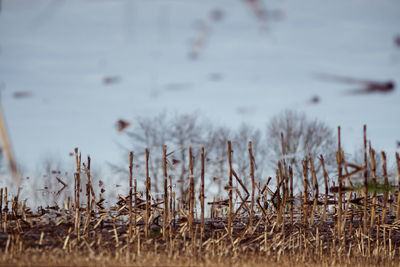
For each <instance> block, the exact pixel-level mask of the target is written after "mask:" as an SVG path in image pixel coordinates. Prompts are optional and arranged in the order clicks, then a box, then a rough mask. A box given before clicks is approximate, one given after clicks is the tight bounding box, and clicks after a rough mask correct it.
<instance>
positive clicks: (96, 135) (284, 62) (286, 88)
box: [0, 0, 400, 170]
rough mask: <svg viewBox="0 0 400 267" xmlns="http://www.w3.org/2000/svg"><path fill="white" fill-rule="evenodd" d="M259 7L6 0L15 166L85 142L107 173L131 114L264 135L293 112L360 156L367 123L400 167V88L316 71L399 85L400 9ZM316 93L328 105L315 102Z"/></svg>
mask: <svg viewBox="0 0 400 267" xmlns="http://www.w3.org/2000/svg"><path fill="white" fill-rule="evenodd" d="M249 3H250V1H243V0H242V1H239V0H238V1H236V0H215V1H209V0H207V1H204V0H198V1H193V0H142V1H139V0H51V1H50V0H3V1H2V6H1V11H0V83H1V84H2V88H3V90H2V91H1V102H2V105H3V109H4V113H5V116H6V120H7V124H8V128H9V133H10V136H11V139H12V143H13V146H14V151H15V154H16V157H17V159H18V162H19V163H20V164H21V165H22V166H24V168H25V169H26V170H35V168H36V167H35V166H36V165H37V164H38V163H40V162H41V161H42V159H43V157H45V154H47V153H49V154H51V155H54V157H60V158H63V159H65V160H70V161H71V165H72V163H73V162H72V159H70V158H69V157H68V153H69V152H72V151H73V148H74V147H76V146H78V147H79V148H80V149H81V151H83V153H84V154H86V153H89V154H90V155H92V158H93V163H94V164H95V165H97V166H104V164H105V162H106V161H109V162H119V161H120V157H121V150H120V149H119V147H118V145H117V144H119V143H125V142H126V139H125V138H124V137H123V135H121V134H119V133H118V132H117V131H116V129H115V122H116V121H117V120H118V119H120V118H124V119H127V120H131V119H133V118H134V117H135V116H143V115H156V114H158V113H159V112H162V111H172V112H182V113H183V112H192V111H199V112H200V113H202V114H204V115H205V116H207V117H208V118H210V119H212V120H213V121H214V122H216V123H219V122H221V123H224V124H226V125H228V126H232V127H235V126H237V125H239V124H240V123H241V122H242V121H247V122H249V123H251V124H253V125H255V126H257V127H259V128H264V127H265V124H266V122H267V121H268V120H269V118H270V117H271V116H272V115H274V114H276V113H278V112H279V111H281V110H283V109H285V108H293V109H296V110H299V111H304V112H306V113H307V114H308V115H310V116H311V117H312V116H315V117H318V118H319V119H321V120H323V121H326V122H328V123H329V124H330V125H331V126H332V127H336V126H337V125H341V126H342V129H343V132H342V135H343V143H344V146H345V149H347V150H348V151H349V152H353V151H354V149H355V148H356V147H359V146H361V138H362V125H363V124H365V123H366V124H367V125H368V136H369V138H370V139H371V140H372V142H373V145H374V146H375V147H376V148H377V149H378V150H379V149H384V150H386V151H387V152H388V154H389V158H393V153H394V151H396V141H397V140H400V104H399V103H400V92H399V90H398V88H396V90H395V91H394V92H392V93H388V94H383V95H381V94H373V95H357V96H354V95H353V96H349V95H346V94H345V92H346V90H348V89H354V88H356V87H357V86H356V85H349V84H340V83H332V82H328V81H324V80H321V79H317V78H316V76H317V74H319V73H326V74H335V75H345V76H349V77H354V78H366V79H371V80H378V81H386V80H393V81H394V82H395V83H396V85H399V84H400V47H396V45H395V43H394V38H395V36H396V35H399V34H400V2H399V1H398V0H382V1H377V0H346V1H320V0H298V1H294V0H282V1H262V2H260V4H262V5H260V7H261V8H265V9H266V10H268V11H269V13H268V14H269V18H270V19H268V20H263V19H261V18H260V17H257V16H256V15H255V14H256V13H255V12H254V10H255V9H254V8H256V7H255V6H253V7H251V5H250V4H249ZM255 3H257V1H255ZM195 41H197V43H198V44H199V46H198V47H197V48H196V47H194V46H193V42H195ZM196 49H197V50H196ZM194 52H196V53H197V58H196V59H193V58H192V57H191V56H190V55H192V54H193V53H194ZM107 77H109V78H115V79H116V82H112V81H111V83H109V84H105V83H104V81H103V79H104V78H107ZM18 92H27V93H29V94H31V95H30V96H28V97H19V98H18V97H17V98H16V97H15V93H18ZM316 95H317V96H319V98H320V100H321V101H320V102H319V103H317V104H309V100H310V99H311V98H312V97H313V96H316ZM398 150H399V148H397V151H398Z"/></svg>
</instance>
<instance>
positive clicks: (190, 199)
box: [189, 147, 194, 237]
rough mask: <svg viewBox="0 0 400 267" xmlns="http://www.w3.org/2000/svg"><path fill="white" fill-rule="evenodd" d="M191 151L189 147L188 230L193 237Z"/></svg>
mask: <svg viewBox="0 0 400 267" xmlns="http://www.w3.org/2000/svg"><path fill="white" fill-rule="evenodd" d="M193 175H194V174H193V152H192V148H191V147H189V231H190V236H191V237H193V210H194V179H193Z"/></svg>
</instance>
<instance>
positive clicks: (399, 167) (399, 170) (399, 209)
mask: <svg viewBox="0 0 400 267" xmlns="http://www.w3.org/2000/svg"><path fill="white" fill-rule="evenodd" d="M396 165H397V177H398V186H399V190H398V191H397V211H396V220H398V219H399V218H400V156H399V152H396Z"/></svg>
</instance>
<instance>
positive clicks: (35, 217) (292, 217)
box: [0, 128, 400, 266]
mask: <svg viewBox="0 0 400 267" xmlns="http://www.w3.org/2000/svg"><path fill="white" fill-rule="evenodd" d="M338 130H339V134H338V136H339V138H338V152H337V170H338V177H337V181H336V183H335V182H333V185H332V186H331V187H330V188H329V186H330V185H329V183H328V174H327V172H326V168H325V161H324V157H323V156H322V155H321V156H320V157H319V158H318V160H313V159H312V158H310V157H306V158H305V159H304V160H303V168H304V171H303V177H293V170H292V166H289V165H288V164H287V163H286V162H285V151H284V136H283V135H282V138H281V139H282V156H283V157H282V159H277V163H278V164H277V171H276V177H275V179H276V180H275V179H274V178H273V177H268V178H267V179H263V178H261V179H259V180H257V182H256V177H254V169H255V168H256V164H255V162H254V156H253V150H252V143H251V142H249V146H248V148H249V149H248V151H246V152H245V151H243V152H241V153H248V155H249V164H250V166H249V167H250V168H249V170H250V173H249V176H250V178H251V181H250V184H251V188H247V187H246V186H245V183H244V182H243V180H244V179H245V177H239V176H238V175H237V173H236V172H235V170H234V167H233V164H232V161H233V158H234V156H235V154H234V153H233V150H232V147H231V146H232V145H231V142H228V144H227V159H228V161H227V162H226V164H227V166H228V167H229V168H228V170H229V173H227V174H226V176H227V177H226V182H227V185H226V186H225V190H226V193H225V194H224V196H220V197H214V199H213V200H212V201H211V199H210V200H209V202H206V203H207V204H208V205H205V204H206V203H205V198H206V196H205V192H204V187H205V186H204V185H205V183H206V182H207V181H206V180H207V178H208V179H212V178H209V177H206V176H205V172H206V170H207V164H206V161H205V153H206V151H205V150H204V148H202V149H201V153H200V155H201V157H200V159H198V160H199V161H200V162H199V164H197V165H196V166H200V167H199V168H200V170H199V177H196V174H197V172H195V171H194V166H195V161H196V158H195V157H194V156H193V151H192V148H188V150H189V157H190V158H189V166H188V170H189V177H188V178H187V179H188V181H187V183H186V184H187V187H188V188H187V191H188V194H187V197H186V198H184V197H182V198H180V199H177V198H176V196H177V194H176V193H175V191H174V188H175V187H174V185H173V184H172V181H173V180H172V177H171V175H169V174H168V170H169V168H168V163H169V161H168V155H169V154H168V153H167V147H166V146H164V147H163V149H162V151H160V153H162V155H163V164H162V166H160V168H162V173H163V178H164V179H163V181H162V182H163V195H162V198H160V199H156V198H154V196H153V194H152V192H151V177H150V175H149V172H148V167H147V166H148V160H149V157H150V156H151V155H150V152H149V150H148V149H147V150H146V161H147V162H146V177H144V179H142V180H145V191H144V192H140V191H138V190H137V179H136V178H135V179H134V178H133V177H134V176H135V173H134V172H133V164H134V157H133V153H132V152H131V153H130V155H129V166H128V167H129V177H127V184H129V188H127V189H126V194H127V195H126V196H123V195H119V196H118V197H119V199H118V202H117V203H116V204H115V205H113V206H111V207H109V208H105V207H104V204H103V203H104V199H103V198H102V196H101V194H99V195H98V197H96V192H95V191H94V190H93V186H92V182H91V176H90V158H88V162H87V163H86V164H85V163H82V162H81V155H80V153H78V149H76V150H75V156H76V158H75V159H76V173H75V176H74V177H75V192H74V196H73V198H68V199H69V201H68V202H65V203H64V205H63V207H47V208H41V209H39V210H38V212H33V211H32V210H31V209H30V208H29V207H27V206H26V200H25V201H20V200H19V199H21V198H22V196H20V195H19V194H20V192H18V193H17V195H16V196H15V197H14V198H8V197H9V196H8V192H7V188H1V189H0V205H1V206H0V209H1V214H0V220H1V221H0V225H1V227H0V230H1V232H0V249H1V251H2V253H1V254H0V266H10V265H24V266H29V265H51V266H64V265H75V266H113V265H114V266H132V265H133V266H134V265H140V266H144V265H162V266H176V265H196V266H197V265H199V266H200V265H210V264H212V265H215V266H228V265H229V266H259V265H277V264H279V265H280V266H293V264H296V266H334V265H352V266H361V265H363V266H374V265H377V264H379V265H387V266H392V265H393V266H398V265H399V264H400V260H399V255H400V221H399V216H400V214H399V213H400V198H399V186H400V157H399V154H398V153H396V166H397V173H395V174H390V173H388V171H387V167H386V160H385V159H386V155H385V153H384V152H382V156H383V159H384V160H383V163H382V166H376V164H375V151H374V150H373V149H372V148H371V145H369V150H368V149H367V141H366V128H364V139H363V141H364V142H363V143H364V163H363V165H362V166H357V165H356V164H353V163H350V162H346V159H345V157H344V153H343V150H342V148H341V144H340V128H339V129H338ZM367 152H369V153H367ZM368 160H369V161H370V163H371V164H370V165H371V167H372V168H371V175H372V176H371V177H368V173H367V161H368ZM318 164H320V166H321V167H322V174H323V177H320V178H321V179H318V178H319V177H317V173H316V171H315V170H316V169H317V168H316V167H317V165H318ZM81 166H83V168H82V167H81ZM379 167H381V168H382V170H383V174H384V175H383V177H377V175H376V172H377V169H378V168H379ZM352 169H354V170H352ZM360 174H361V175H362V179H363V184H362V188H361V189H360V188H356V187H355V186H354V185H353V182H352V178H355V177H357V178H359V176H357V175H360ZM394 176H395V177H396V178H395V179H396V180H397V181H396V183H395V184H392V185H390V186H389V180H388V177H394ZM258 178H259V177H258ZM294 179H298V180H301V181H302V182H303V187H302V189H300V190H299V191H300V192H294V188H293V180H294ZM379 179H381V180H382V181H379ZM196 180H198V181H199V184H198V186H197V187H198V188H197V193H196V183H195V181H196ZM271 181H276V183H274V184H272V183H271ZM318 181H324V187H325V188H324V190H322V189H321V190H320V188H319V186H320V185H319V184H318ZM85 183H86V190H83V191H81V190H80V188H81V184H82V186H84V184H85ZM379 183H380V184H384V185H385V186H386V187H384V188H390V190H383V191H382V190H381V191H376V190H372V189H373V188H371V187H373V186H374V185H375V186H376V185H377V184H379ZM335 185H336V186H335ZM393 188H394V189H393ZM82 194H86V197H84V196H82ZM72 199H73V200H74V201H72ZM84 202H86V203H84ZM206 215H209V216H208V217H207V216H206Z"/></svg>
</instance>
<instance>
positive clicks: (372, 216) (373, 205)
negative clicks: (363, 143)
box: [369, 145, 377, 227]
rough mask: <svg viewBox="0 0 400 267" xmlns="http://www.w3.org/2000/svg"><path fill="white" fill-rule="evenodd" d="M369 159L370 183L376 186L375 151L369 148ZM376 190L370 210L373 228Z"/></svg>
mask: <svg viewBox="0 0 400 267" xmlns="http://www.w3.org/2000/svg"><path fill="white" fill-rule="evenodd" d="M369 157H370V161H371V175H372V183H373V184H376V163H375V150H374V149H372V148H371V145H370V148H369ZM376 201H377V199H376V190H374V194H373V197H372V208H371V224H370V225H371V227H373V226H374V224H375V212H376Z"/></svg>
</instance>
